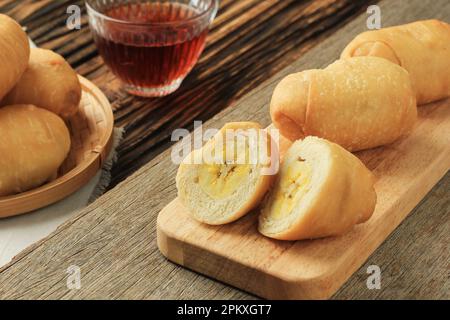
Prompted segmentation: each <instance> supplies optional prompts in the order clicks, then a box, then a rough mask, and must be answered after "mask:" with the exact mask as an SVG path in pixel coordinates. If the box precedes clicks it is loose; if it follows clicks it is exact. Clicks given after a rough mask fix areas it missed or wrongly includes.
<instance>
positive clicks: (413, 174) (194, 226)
mask: <svg viewBox="0 0 450 320" xmlns="http://www.w3.org/2000/svg"><path fill="white" fill-rule="evenodd" d="M380 7H381V12H382V18H383V25H384V26H388V25H397V24H403V23H407V22H411V21H414V20H420V19H429V18H437V19H442V20H444V21H447V22H449V21H448V12H450V4H449V3H448V2H447V1H439V2H435V1H433V2H432V4H431V3H426V2H424V1H420V0H417V1H411V5H408V6H404V3H403V2H402V1H396V2H393V1H382V2H380ZM399 13H401V14H399ZM366 17H367V16H366V15H363V16H361V17H359V18H357V19H355V21H353V22H352V23H351V24H349V25H348V26H346V27H344V28H343V29H342V30H340V31H339V32H338V33H337V34H335V35H333V36H332V37H330V38H329V39H327V40H326V41H325V42H324V43H323V44H321V45H320V46H318V47H316V48H314V49H313V50H311V51H310V52H309V53H308V54H306V55H305V56H304V57H302V58H301V59H300V60H299V61H297V62H295V63H294V64H293V65H291V66H289V67H288V68H287V69H286V70H284V71H283V72H281V73H280V74H279V75H277V76H275V77H273V78H272V79H269V80H268V85H266V86H261V88H262V89H260V90H255V91H254V92H253V93H252V96H251V97H249V98H247V99H246V100H245V102H242V103H241V104H240V105H239V106H238V107H241V108H242V109H243V108H244V105H247V106H248V105H256V106H261V107H258V109H256V108H255V109H252V110H262V111H261V112H267V111H265V110H267V109H266V108H267V103H268V99H269V98H270V95H271V92H272V90H273V87H274V85H275V83H276V82H277V81H279V79H280V78H281V77H283V76H284V75H286V74H288V73H292V72H297V71H301V70H305V69H311V68H319V67H324V66H326V65H328V64H329V63H331V62H333V60H335V59H336V58H337V56H338V55H339V53H340V52H341V51H342V49H343V48H344V47H345V45H346V44H347V43H348V42H349V41H350V40H351V39H352V38H353V37H354V36H355V35H356V34H358V33H360V32H362V31H365V30H366V25H365V19H366ZM255 112H260V111H255ZM253 117H255V115H253ZM251 119H252V118H251V117H250V115H249V117H248V118H246V119H241V120H251ZM233 120H234V121H238V120H239V119H233ZM357 156H358V157H360V159H361V160H362V161H363V162H364V163H365V164H366V165H367V166H368V168H369V169H371V170H372V171H373V172H374V174H375V175H376V177H377V182H376V186H375V187H376V191H377V195H378V202H377V206H376V209H375V212H374V214H373V216H372V218H371V219H370V220H369V221H368V222H366V223H365V224H363V225H358V226H356V227H355V228H354V229H353V230H352V231H351V232H350V233H348V234H346V235H344V236H340V237H334V238H326V239H320V240H311V241H297V242H282V241H276V240H272V239H268V238H265V237H263V236H262V235H260V234H259V233H258V232H257V228H256V222H257V214H258V212H253V213H251V214H249V215H247V216H245V217H244V218H242V219H240V220H238V221H237V222H235V223H232V224H230V225H226V226H219V227H214V226H207V225H203V224H200V223H198V222H196V221H194V220H193V219H191V218H190V217H189V216H188V214H187V212H186V209H185V208H184V207H183V206H182V204H181V203H180V202H179V201H178V200H177V199H175V200H173V201H172V202H171V203H170V204H168V205H167V206H166V207H165V208H164V209H163V210H162V211H161V212H160V214H159V216H158V223H157V234H158V247H159V249H160V251H161V252H162V253H163V254H164V255H165V256H166V257H167V258H168V259H169V260H171V261H173V262H175V263H178V264H180V265H182V266H185V267H187V268H189V269H192V270H195V271H197V272H200V273H202V274H204V275H207V276H209V277H211V278H214V279H217V280H220V281H223V282H225V283H227V284H230V285H233V286H235V287H238V288H240V289H243V290H245V291H248V292H251V293H253V294H256V295H258V296H260V297H264V298H270V299H325V298H329V297H330V296H331V295H332V294H333V293H334V292H336V291H337V290H338V289H339V288H340V286H341V285H342V284H343V283H344V282H345V281H346V280H347V279H348V278H349V277H350V276H351V275H352V274H353V273H354V272H355V271H356V270H357V269H358V268H359V267H361V265H363V263H364V262H365V261H366V260H367V258H368V257H369V256H370V255H371V254H372V252H374V250H375V249H376V248H377V247H378V246H380V244H381V243H382V242H383V241H384V240H385V239H386V238H387V237H388V235H389V234H390V233H391V232H392V231H393V230H394V229H395V228H396V227H397V226H398V225H399V224H400V223H401V222H402V221H403V220H404V219H405V217H406V216H407V215H408V214H409V213H410V212H411V210H412V209H413V208H414V207H415V206H416V205H417V204H418V203H419V202H420V201H421V199H423V198H424V196H425V195H426V194H427V193H428V191H429V190H430V189H431V188H432V187H433V186H434V185H435V184H436V183H437V182H438V181H439V180H440V178H441V177H443V176H444V175H445V173H446V172H447V171H448V170H449V168H450V100H445V101H441V102H438V103H433V104H430V105H426V106H421V107H420V108H419V121H418V123H417V124H416V127H415V129H414V130H413V132H412V133H411V134H410V135H409V136H408V137H405V138H403V139H401V140H399V141H397V142H396V143H394V144H392V145H389V146H385V147H381V148H377V149H373V150H368V151H364V152H360V153H358V154H357ZM330 196H332V195H330ZM409 232H421V230H410V231H409ZM362 281H365V279H363V280H362Z"/></svg>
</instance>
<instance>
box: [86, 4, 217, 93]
mask: <svg viewBox="0 0 450 320" xmlns="http://www.w3.org/2000/svg"><path fill="white" fill-rule="evenodd" d="M218 6H219V1H218V0H159V1H157V0H117V1H116V0H87V1H86V7H87V12H88V16H89V24H90V27H91V30H92V33H93V36H94V40H95V42H96V44H97V48H98V51H99V53H100V55H101V56H102V57H103V60H104V61H105V63H106V64H107V65H108V67H109V68H110V69H111V71H112V72H113V73H114V74H115V75H116V76H117V77H118V78H119V79H120V80H121V81H122V82H123V83H124V86H125V89H126V90H127V91H128V92H129V93H131V94H135V95H139V96H144V97H159V96H164V95H167V94H170V93H172V92H174V91H175V90H176V89H178V87H179V86H180V84H181V82H182V81H183V79H184V78H185V77H186V75H187V74H188V73H189V72H190V71H191V70H192V68H193V67H194V65H195V64H196V63H197V61H198V58H199V56H200V54H201V53H202V51H203V49H204V47H205V40H206V36H207V34H208V29H209V26H210V24H211V23H212V21H213V20H214V18H215V16H216V13H217V10H218Z"/></svg>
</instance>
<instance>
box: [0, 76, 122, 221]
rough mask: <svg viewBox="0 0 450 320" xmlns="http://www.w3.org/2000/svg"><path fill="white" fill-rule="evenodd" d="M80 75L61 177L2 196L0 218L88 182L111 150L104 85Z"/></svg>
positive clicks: (109, 111) (45, 203)
mask: <svg viewBox="0 0 450 320" xmlns="http://www.w3.org/2000/svg"><path fill="white" fill-rule="evenodd" d="M79 78H80V82H81V86H82V90H83V94H82V99H81V102H80V109H79V111H78V113H77V114H76V115H75V116H73V117H72V118H71V119H69V120H67V121H66V124H67V127H68V128H69V130H70V135H71V140H72V144H71V150H70V153H69V155H68V156H67V158H66V160H65V161H64V163H63V164H62V165H61V167H60V168H59V171H58V176H57V178H56V179H55V180H53V181H49V182H48V183H46V184H44V185H42V186H40V187H38V188H36V189H33V190H30V191H27V192H23V193H20V194H17V195H12V196H8V197H0V218H5V217H11V216H15V215H19V214H24V213H28V212H32V211H34V210H37V209H40V208H43V207H45V206H48V205H50V204H52V203H55V202H57V201H59V200H62V199H64V198H66V197H67V196H69V195H71V194H72V193H74V192H75V191H77V190H78V189H80V188H81V187H83V186H84V185H86V183H88V182H89V181H90V180H91V179H92V178H93V177H94V175H95V174H96V173H97V172H98V170H100V169H101V168H102V166H103V163H104V161H105V159H106V157H107V156H108V154H109V152H110V150H111V145H112V135H113V128H114V116H113V113H112V109H111V105H110V104H109V101H108V99H107V98H106V97H105V95H104V94H103V93H102V92H101V91H100V89H99V88H97V86H95V85H94V84H93V83H92V82H90V81H89V80H87V79H85V78H83V77H81V76H80V77H79Z"/></svg>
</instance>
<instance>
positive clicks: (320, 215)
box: [259, 137, 377, 240]
mask: <svg viewBox="0 0 450 320" xmlns="http://www.w3.org/2000/svg"><path fill="white" fill-rule="evenodd" d="M376 198H377V197H376V193H375V189H374V176H373V174H372V173H371V172H370V171H369V169H367V168H366V167H365V166H364V164H363V163H362V162H361V161H360V160H359V159H358V158H357V157H356V156H354V155H353V154H351V153H350V152H348V151H347V150H345V149H344V148H342V147H341V146H339V145H337V144H335V143H332V142H329V141H327V140H325V139H320V138H317V137H307V138H305V139H304V140H302V141H300V140H299V141H296V142H295V143H294V144H293V145H292V146H291V147H290V148H289V150H288V151H287V153H286V155H285V157H284V160H283V163H282V164H281V167H280V172H279V174H278V177H277V180H276V181H275V183H274V186H273V188H272V190H271V191H270V193H269V194H268V197H267V198H266V199H265V200H264V203H263V205H262V209H261V210H262V212H261V215H260V217H259V231H260V232H261V233H262V234H264V235H265V236H267V237H270V238H274V239H280V240H302V239H314V238H322V237H327V236H334V235H341V234H343V233H345V232H347V231H349V230H350V229H351V228H352V227H353V226H354V225H355V224H359V223H363V222H365V221H367V220H368V219H369V218H370V217H371V215H372V213H373V211H374V209H375V203H376Z"/></svg>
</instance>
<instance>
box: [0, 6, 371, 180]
mask: <svg viewBox="0 0 450 320" xmlns="http://www.w3.org/2000/svg"><path fill="white" fill-rule="evenodd" d="M369 2H371V3H373V2H374V1H367V0H356V1H355V0H314V1H312V0H282V1H280V0H263V1H261V0H221V1H220V9H219V13H218V17H217V19H216V20H215V21H214V24H213V26H212V28H211V31H210V34H209V37H208V39H207V46H206V49H205V51H204V52H203V54H202V57H201V58H200V60H199V63H198V64H197V66H196V67H195V69H194V70H193V71H192V72H191V74H190V75H189V76H188V77H187V79H186V80H185V81H184V83H183V85H182V87H181V88H180V90H178V91H177V92H176V93H175V94H173V95H171V96H169V97H166V98H163V99H143V98H136V97H132V96H130V95H128V94H127V93H125V92H124V91H123V90H121V89H120V83H119V81H118V80H117V79H116V78H115V77H114V75H113V74H112V73H111V72H110V71H109V70H108V68H107V67H106V66H105V65H104V64H103V61H102V59H101V58H100V57H99V56H98V54H97V49H96V47H95V44H94V42H93V40H92V37H91V34H90V31H89V28H88V20H87V16H86V10H85V7H84V1H67V0H57V1H55V0H39V1H33V0H20V1H17V0H0V12H1V13H6V14H8V15H10V16H12V17H14V18H15V19H17V20H18V21H19V22H20V23H21V24H22V25H24V26H26V27H27V30H28V34H29V35H30V37H31V38H32V39H33V40H34V42H35V43H36V44H37V45H38V46H40V47H43V48H47V49H52V50H55V51H56V52H58V53H60V54H61V55H63V56H64V57H65V58H66V59H67V60H68V61H69V62H70V64H71V65H72V66H73V67H75V68H76V69H77V71H78V72H79V73H80V74H81V75H83V76H85V77H87V78H88V79H90V80H92V81H93V82H94V83H95V84H97V85H98V86H99V87H100V88H101V89H102V90H103V91H104V92H105V93H106V95H107V97H108V99H109V101H110V102H111V103H112V106H113V108H114V115H115V121H116V126H120V127H123V128H125V130H126V134H125V138H124V141H123V143H122V144H121V146H120V147H119V149H118V159H119V161H118V162H117V164H116V165H115V166H114V168H113V170H112V183H111V185H110V187H113V186H115V185H116V184H117V183H118V182H120V181H122V180H123V179H124V178H126V177H127V176H129V175H130V174H131V173H132V172H134V171H135V170H136V169H138V168H139V167H141V166H142V165H143V164H145V163H147V162H148V161H149V160H150V159H152V158H154V157H155V156H156V155H157V154H159V153H160V152H161V151H162V150H164V149H166V148H167V147H168V146H169V145H170V134H171V132H172V131H173V130H174V129H175V128H180V127H186V128H189V129H190V128H191V127H192V125H193V121H194V119H195V120H207V119H209V118H211V117H212V116H213V115H215V114H216V113H218V112H219V111H220V110H223V109H225V108H226V107H228V106H230V105H231V104H232V103H233V102H234V101H236V100H237V99H239V98H240V97H242V96H243V95H244V94H245V93H247V92H248V91H249V90H251V89H253V88H255V87H257V86H258V85H259V84H261V83H262V82H263V81H264V80H266V79H268V78H270V77H271V76H272V75H274V74H275V73H276V72H277V71H279V70H281V69H282V68H284V67H286V66H287V65H289V64H290V63H292V62H293V61H295V60H296V59H298V58H299V57H300V56H301V55H302V54H303V53H304V52H306V51H307V50H309V49H310V48H311V47H312V46H314V45H315V44H317V43H318V42H320V41H321V40H322V39H324V38H325V37H326V36H328V35H330V34H331V33H332V32H333V31H335V30H337V29H338V28H339V27H340V26H342V25H343V24H345V22H347V21H348V20H349V19H351V18H352V17H354V16H355V15H356V14H357V13H360V12H361V11H362V10H363V9H365V8H366V7H367V4H368V3H369ZM69 4H77V5H79V6H80V7H81V8H82V12H83V18H82V28H81V30H79V31H78V30H74V31H70V30H68V29H67V28H66V19H67V14H66V10H67V6H68V5H69Z"/></svg>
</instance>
